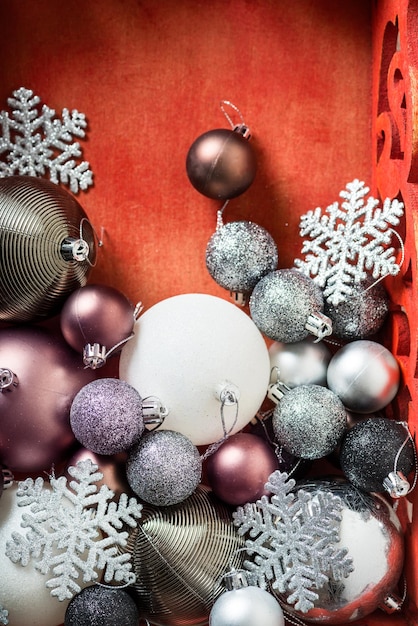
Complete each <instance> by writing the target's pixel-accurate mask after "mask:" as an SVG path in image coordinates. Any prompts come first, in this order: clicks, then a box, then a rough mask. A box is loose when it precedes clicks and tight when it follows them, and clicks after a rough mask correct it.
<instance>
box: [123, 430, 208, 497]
mask: <svg viewBox="0 0 418 626" xmlns="http://www.w3.org/2000/svg"><path fill="white" fill-rule="evenodd" d="M201 475H202V460H201V458H200V454H199V451H198V449H197V448H196V446H195V445H194V444H193V443H192V442H191V441H190V439H188V437H185V435H182V434H181V433H178V432H176V431H174V430H160V431H154V432H150V433H148V434H146V435H145V436H144V437H143V438H142V439H141V440H140V441H138V443H137V444H136V445H135V446H134V447H133V448H132V450H131V451H130V453H129V456H128V461H127V464H126V476H127V479H128V483H129V485H130V487H131V489H133V491H134V492H135V493H136V494H137V495H138V496H139V497H140V498H141V499H142V500H144V501H145V502H148V503H149V504H154V505H156V506H170V505H172V504H178V503H179V502H182V501H183V500H185V499H186V498H188V497H189V496H190V495H191V494H192V493H193V492H194V490H195V489H196V487H197V486H198V484H199V483H200V478H201Z"/></svg>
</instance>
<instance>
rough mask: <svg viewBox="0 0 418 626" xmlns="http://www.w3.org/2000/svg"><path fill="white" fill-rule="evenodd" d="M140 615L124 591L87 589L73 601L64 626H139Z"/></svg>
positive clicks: (96, 586) (66, 614) (97, 588)
mask: <svg viewBox="0 0 418 626" xmlns="http://www.w3.org/2000/svg"><path fill="white" fill-rule="evenodd" d="M138 623H139V613H138V609H137V606H136V604H135V602H134V600H133V599H132V598H131V596H130V595H129V593H128V592H127V591H125V590H124V589H109V588H108V587H102V586H99V585H92V586H90V587H86V588H85V589H83V590H82V591H80V593H78V594H77V595H76V596H74V598H73V599H72V600H71V602H70V604H69V605H68V607H67V610H66V613H65V621H64V626H116V625H117V626H138Z"/></svg>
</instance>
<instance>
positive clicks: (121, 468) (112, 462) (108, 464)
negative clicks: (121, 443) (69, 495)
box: [65, 448, 130, 498]
mask: <svg viewBox="0 0 418 626" xmlns="http://www.w3.org/2000/svg"><path fill="white" fill-rule="evenodd" d="M127 456H128V455H127V453H126V452H121V453H119V454H113V455H112V456H108V455H102V454H96V453H95V452H92V451H91V450H87V449H86V448H79V449H78V450H76V451H75V452H74V454H73V455H72V456H71V457H70V458H69V459H68V461H67V468H66V471H65V476H66V478H67V480H73V479H72V477H71V476H70V474H69V473H68V468H69V467H75V465H76V464H77V463H79V462H80V461H85V460H86V459H90V460H91V461H92V463H94V464H95V465H97V467H98V468H99V472H101V473H102V474H103V478H101V479H100V480H98V481H97V483H95V484H97V489H100V487H101V486H102V485H106V486H107V487H109V489H111V490H112V491H113V493H114V494H115V496H117V497H118V498H119V496H121V495H122V493H128V494H129V493H130V487H129V484H128V481H127V480H126V460H127Z"/></svg>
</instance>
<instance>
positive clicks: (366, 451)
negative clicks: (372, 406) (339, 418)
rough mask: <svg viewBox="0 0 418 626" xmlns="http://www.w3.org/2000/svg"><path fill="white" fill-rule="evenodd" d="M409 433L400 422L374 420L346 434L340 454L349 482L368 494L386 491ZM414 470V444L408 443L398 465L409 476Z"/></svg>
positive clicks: (369, 420)
mask: <svg viewBox="0 0 418 626" xmlns="http://www.w3.org/2000/svg"><path fill="white" fill-rule="evenodd" d="M407 437H408V432H407V431H406V429H405V428H404V427H403V426H402V424H399V423H398V422H395V421H393V420H390V419H388V418H385V417H370V418H367V419H365V420H364V421H362V422H360V423H358V424H356V426H354V427H353V428H351V429H350V430H349V431H347V433H346V434H345V436H344V438H343V440H342V443H341V451H340V463H341V468H342V470H343V472H344V474H345V475H346V477H347V478H348V480H349V481H350V482H351V483H352V484H353V485H355V486H356V487H358V488H359V489H363V490H364V491H376V492H384V491H385V489H384V486H383V481H384V479H385V478H386V477H387V476H388V474H389V473H390V472H393V471H394V469H395V458H396V455H397V454H398V452H399V450H400V448H401V447H402V445H403V444H404V443H405V440H406V439H407ZM413 467H414V450H413V446H412V442H411V441H410V440H408V441H407V443H406V444H405V446H404V448H403V449H402V452H401V453H400V455H399V459H398V461H397V464H396V469H397V470H398V471H400V472H402V473H403V474H404V475H405V476H408V474H409V473H410V472H411V470H412V469H413Z"/></svg>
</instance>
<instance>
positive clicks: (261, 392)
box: [119, 294, 270, 445]
mask: <svg viewBox="0 0 418 626" xmlns="http://www.w3.org/2000/svg"><path fill="white" fill-rule="evenodd" d="M134 332H135V336H134V337H133V338H132V339H131V340H130V341H129V342H128V343H127V344H126V345H125V346H124V347H123V349H122V353H121V358H120V372H119V373H120V378H121V379H123V380H125V381H127V382H128V383H129V384H131V385H132V386H133V387H135V388H136V389H137V390H138V391H139V392H140V394H141V396H142V397H148V396H156V397H157V398H159V399H160V400H161V402H162V403H163V405H164V406H165V407H166V408H167V410H168V415H167V417H166V418H165V420H164V423H163V424H162V426H160V428H159V430H161V429H167V430H174V431H178V432H181V433H182V434H183V435H185V436H186V437H188V438H189V439H190V440H191V441H192V442H193V443H194V444H195V445H207V444H210V443H213V442H215V441H218V440H219V439H221V438H222V437H223V436H224V430H223V426H222V419H221V409H222V411H223V415H224V419H225V428H226V430H227V431H229V430H230V429H231V432H230V434H233V433H235V432H238V431H239V430H242V428H243V427H244V426H246V425H247V424H248V423H249V422H250V421H251V420H252V419H253V417H254V415H255V414H256V413H257V411H258V410H259V408H260V406H261V404H262V402H263V400H264V398H265V396H266V392H267V387H268V384H269V378H270V359H269V354H268V349H267V346H266V343H265V341H264V339H263V337H262V335H261V333H260V331H259V330H258V329H257V327H256V326H255V324H254V323H253V322H252V320H251V319H250V318H249V316H248V315H246V314H245V313H244V312H243V311H241V310H240V309H238V308H237V307H236V306H235V305H234V304H232V303H230V302H227V301H226V300H223V299H221V298H217V297H215V296H210V295H203V294H185V295H180V296H174V297H172V298H168V299H166V300H163V301H162V302H159V303H158V304H156V305H154V306H153V307H151V308H150V309H149V310H148V311H146V312H145V313H144V314H143V315H141V317H140V318H139V320H138V321H137V322H136V325H135V329H134ZM229 391H230V392H232V395H233V396H234V397H235V398H236V399H237V400H238V405H237V404H236V403H233V402H230V401H229V400H228V397H229V398H230V397H231V396H230V395H229V394H228V392H229ZM224 392H226V395H225V393H224ZM221 398H223V400H222V399H221Z"/></svg>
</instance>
